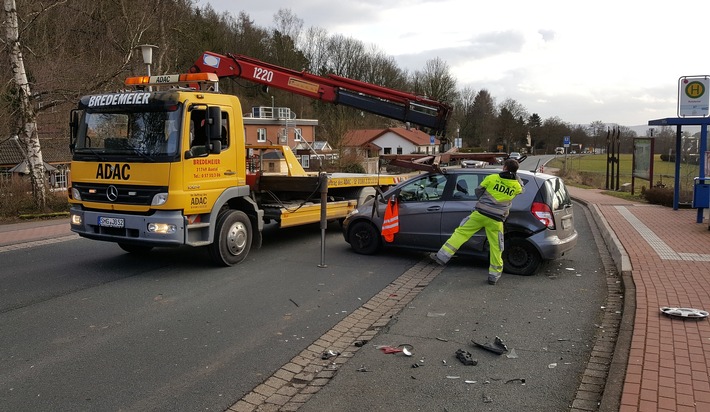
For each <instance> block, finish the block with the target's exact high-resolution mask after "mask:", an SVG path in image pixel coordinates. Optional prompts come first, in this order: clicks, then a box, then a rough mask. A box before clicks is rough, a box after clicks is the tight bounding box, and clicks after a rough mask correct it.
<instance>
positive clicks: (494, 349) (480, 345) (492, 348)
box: [471, 340, 506, 355]
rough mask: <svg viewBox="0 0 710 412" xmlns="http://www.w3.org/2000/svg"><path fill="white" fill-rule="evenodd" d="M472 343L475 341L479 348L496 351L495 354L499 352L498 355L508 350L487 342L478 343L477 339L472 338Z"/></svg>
mask: <svg viewBox="0 0 710 412" xmlns="http://www.w3.org/2000/svg"><path fill="white" fill-rule="evenodd" d="M471 343H473V344H474V345H476V346H478V347H479V348H483V349H485V350H487V351H490V352H493V353H495V354H497V355H502V354H504V353H505V352H506V350H505V349H503V348H500V347H498V346H493V345H489V344H487V343H478V342H476V341H475V340H471Z"/></svg>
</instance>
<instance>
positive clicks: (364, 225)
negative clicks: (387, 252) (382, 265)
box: [348, 222, 381, 255]
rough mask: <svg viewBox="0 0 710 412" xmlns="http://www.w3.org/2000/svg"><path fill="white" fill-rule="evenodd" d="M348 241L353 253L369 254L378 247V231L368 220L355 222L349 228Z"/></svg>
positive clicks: (379, 240)
mask: <svg viewBox="0 0 710 412" xmlns="http://www.w3.org/2000/svg"><path fill="white" fill-rule="evenodd" d="M348 243H350V247H352V248H353V250H354V251H355V253H359V254H361V255H371V254H373V253H375V252H377V250H379V249H380V246H381V239H380V232H379V231H378V230H377V228H376V227H375V226H373V225H372V224H371V223H369V222H356V223H354V224H353V226H352V228H351V229H350V234H349V235H348Z"/></svg>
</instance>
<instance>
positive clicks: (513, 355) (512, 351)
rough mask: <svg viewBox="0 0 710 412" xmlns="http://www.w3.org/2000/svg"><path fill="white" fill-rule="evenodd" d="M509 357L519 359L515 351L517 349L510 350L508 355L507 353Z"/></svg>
mask: <svg viewBox="0 0 710 412" xmlns="http://www.w3.org/2000/svg"><path fill="white" fill-rule="evenodd" d="M505 356H506V357H507V358H508V359H518V354H517V353H515V349H514V348H513V349H511V350H510V352H508V354H507V355H505Z"/></svg>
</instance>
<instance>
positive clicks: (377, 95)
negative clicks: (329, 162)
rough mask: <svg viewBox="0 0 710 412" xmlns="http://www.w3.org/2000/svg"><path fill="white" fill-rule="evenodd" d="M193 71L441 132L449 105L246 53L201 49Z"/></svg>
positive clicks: (444, 126) (444, 127) (442, 131)
mask: <svg viewBox="0 0 710 412" xmlns="http://www.w3.org/2000/svg"><path fill="white" fill-rule="evenodd" d="M190 72H192V73H199V72H208V73H215V74H217V76H218V77H220V78H222V77H238V78H242V79H246V80H250V81H252V82H255V83H259V84H263V85H266V86H271V87H276V88H278V89H282V90H286V91H289V92H291V93H295V94H299V95H302V96H306V97H310V98H312V99H316V100H323V101H326V102H330V103H333V104H342V105H345V106H350V107H354V108H357V109H361V110H364V111H367V112H370V113H374V114H377V115H380V116H384V117H388V118H391V119H397V120H400V121H402V122H410V123H414V124H417V125H420V126H425V127H428V128H431V129H433V130H434V131H435V132H440V133H441V134H442V135H443V133H444V131H445V129H446V121H447V120H448V118H449V115H450V112H451V107H450V106H449V105H447V104H445V103H441V102H438V101H436V100H431V99H428V98H426V97H423V96H417V95H414V94H411V93H406V92H402V91H399V90H394V89H390V88H387V87H382V86H377V85H374V84H371V83H366V82H362V81H358V80H353V79H348V78H346V77H341V76H336V75H333V74H330V75H328V76H327V77H323V76H317V75H315V74H311V73H308V72H305V71H301V72H299V71H296V70H291V69H287V68H283V67H279V66H276V65H273V64H271V63H266V62H262V61H259V60H256V59H253V58H251V57H248V56H243V55H237V54H228V55H226V56H225V55H221V54H217V53H212V52H204V53H203V54H202V57H200V58H199V59H198V60H197V62H196V63H195V65H194V66H192V68H191V69H190Z"/></svg>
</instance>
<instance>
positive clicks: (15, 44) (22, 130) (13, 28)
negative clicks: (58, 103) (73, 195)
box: [3, 0, 47, 210]
mask: <svg viewBox="0 0 710 412" xmlns="http://www.w3.org/2000/svg"><path fill="white" fill-rule="evenodd" d="M3 12H4V17H5V18H4V25H5V40H4V43H5V49H6V51H7V55H8V58H9V61H10V68H11V70H12V80H11V81H12V83H13V86H14V87H13V88H12V89H13V90H14V91H15V96H14V100H15V103H16V107H17V124H16V130H17V136H18V138H19V140H20V144H21V146H22V149H23V155H24V156H25V160H26V161H27V167H28V169H29V174H30V180H31V182H32V194H33V196H34V200H35V205H36V206H37V208H39V209H40V210H44V209H45V207H46V206H47V182H46V180H45V177H44V176H45V169H44V161H43V160H42V148H41V146H40V144H39V135H38V134H37V112H36V110H35V108H34V105H33V103H32V92H31V90H30V84H29V82H28V81H27V72H26V71H25V63H24V60H23V58H22V49H21V47H20V30H19V26H18V22H17V7H16V6H15V0H3Z"/></svg>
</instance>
